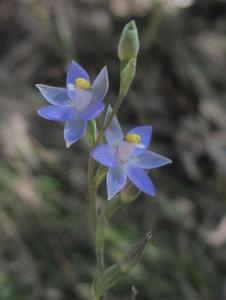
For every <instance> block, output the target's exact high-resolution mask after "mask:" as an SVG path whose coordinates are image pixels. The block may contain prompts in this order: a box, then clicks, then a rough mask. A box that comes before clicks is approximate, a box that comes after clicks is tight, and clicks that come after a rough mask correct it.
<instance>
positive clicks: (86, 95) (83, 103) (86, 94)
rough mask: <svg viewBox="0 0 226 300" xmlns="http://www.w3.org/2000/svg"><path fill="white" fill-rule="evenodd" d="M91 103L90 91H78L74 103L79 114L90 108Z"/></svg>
mask: <svg viewBox="0 0 226 300" xmlns="http://www.w3.org/2000/svg"><path fill="white" fill-rule="evenodd" d="M90 101H91V92H90V91H87V90H80V89H76V98H75V99H74V100H73V101H72V102H73V104H74V106H75V108H76V110H77V111H78V112H82V111H84V110H86V108H87V106H89V103H90Z"/></svg>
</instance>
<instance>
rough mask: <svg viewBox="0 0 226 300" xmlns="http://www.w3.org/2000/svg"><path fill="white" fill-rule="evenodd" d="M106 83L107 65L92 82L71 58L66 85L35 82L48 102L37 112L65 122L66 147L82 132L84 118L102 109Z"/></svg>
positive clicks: (84, 127)
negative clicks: (58, 85)
mask: <svg viewBox="0 0 226 300" xmlns="http://www.w3.org/2000/svg"><path fill="white" fill-rule="evenodd" d="M108 85H109V83H108V72H107V67H106V66H105V67H104V68H103V69H102V70H101V71H100V73H99V74H98V75H97V77H96V79H95V80H94V82H93V83H92V85H91V83H90V77H89V75H88V73H87V72H86V71H85V70H84V69H83V68H82V67H81V66H80V65H79V64H78V63H76V62H75V61H72V62H71V63H70V65H69V67H68V72H67V78H66V88H61V87H52V86H48V85H44V84H37V85H36V86H37V87H38V89H39V90H40V92H41V94H42V95H43V96H44V97H45V99H46V100H47V101H48V102H49V103H50V104H51V105H49V106H45V107H41V108H40V109H39V110H38V114H39V115H40V116H41V117H43V118H45V119H47V120H52V121H60V122H65V126H64V139H65V141H66V146H67V147H69V146H70V145H71V144H73V143H74V142H76V141H77V140H79V139H80V138H81V137H82V136H83V134H84V133H85V131H86V127H87V122H88V121H89V120H92V119H94V118H96V117H97V116H98V115H99V114H100V113H101V112H102V111H103V110H104V107H105V105H104V103H103V100H104V98H105V96H106V94H107V91H108Z"/></svg>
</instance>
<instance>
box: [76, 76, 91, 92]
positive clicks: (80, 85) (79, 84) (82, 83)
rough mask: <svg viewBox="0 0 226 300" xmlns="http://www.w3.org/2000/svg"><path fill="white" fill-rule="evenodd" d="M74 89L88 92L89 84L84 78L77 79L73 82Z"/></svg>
mask: <svg viewBox="0 0 226 300" xmlns="http://www.w3.org/2000/svg"><path fill="white" fill-rule="evenodd" d="M75 87H76V88H77V89H81V90H89V89H90V83H89V81H87V80H85V79H84V78H77V79H76V80H75Z"/></svg>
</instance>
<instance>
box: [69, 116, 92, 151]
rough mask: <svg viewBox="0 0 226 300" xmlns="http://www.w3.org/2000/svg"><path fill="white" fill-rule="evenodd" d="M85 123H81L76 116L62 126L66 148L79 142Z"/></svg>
mask: <svg viewBox="0 0 226 300" xmlns="http://www.w3.org/2000/svg"><path fill="white" fill-rule="evenodd" d="M86 124H87V123H86V122H84V121H82V120H81V119H80V118H79V116H78V115H76V117H75V118H74V119H73V120H70V121H67V122H66V123H65V126H64V139H65V142H66V146H67V148H68V147H70V146H71V144H73V143H74V142H76V141H77V140H79V139H80V138H81V137H82V135H83V134H84V133H85V130H86Z"/></svg>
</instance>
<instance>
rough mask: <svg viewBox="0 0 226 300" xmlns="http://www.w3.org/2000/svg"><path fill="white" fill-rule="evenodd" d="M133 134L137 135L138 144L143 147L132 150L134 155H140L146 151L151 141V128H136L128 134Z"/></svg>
mask: <svg viewBox="0 0 226 300" xmlns="http://www.w3.org/2000/svg"><path fill="white" fill-rule="evenodd" d="M131 133H135V134H138V135H139V136H140V138H141V140H140V142H139V144H142V145H144V147H143V148H140V147H137V148H135V149H134V151H133V153H134V155H141V154H142V153H144V152H145V150H147V148H148V146H149V144H150V141H151V135H152V126H138V127H134V128H133V129H131V130H130V131H129V132H128V134H131Z"/></svg>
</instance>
